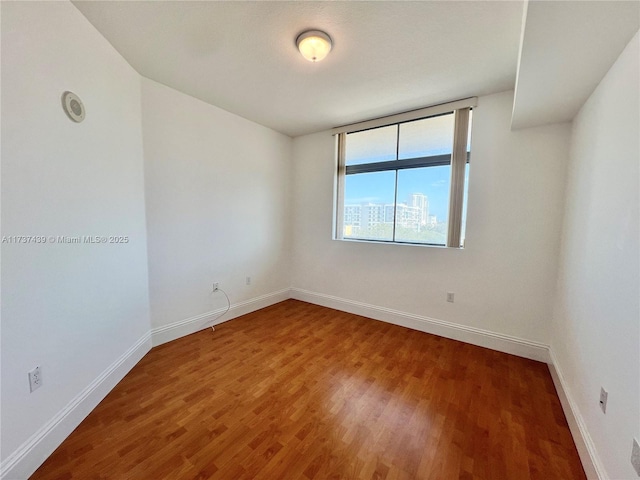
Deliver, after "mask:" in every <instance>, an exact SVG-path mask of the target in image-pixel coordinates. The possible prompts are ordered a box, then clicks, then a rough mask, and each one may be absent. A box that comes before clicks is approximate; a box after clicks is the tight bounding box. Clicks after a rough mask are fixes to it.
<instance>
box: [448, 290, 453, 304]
mask: <svg viewBox="0 0 640 480" xmlns="http://www.w3.org/2000/svg"><path fill="white" fill-rule="evenodd" d="M447 302H450V303H453V292H447Z"/></svg>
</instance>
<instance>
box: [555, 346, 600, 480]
mask: <svg viewBox="0 0 640 480" xmlns="http://www.w3.org/2000/svg"><path fill="white" fill-rule="evenodd" d="M549 357H550V358H551V362H550V364H549V371H550V372H551V378H552V379H553V383H554V384H555V386H556V392H557V393H558V397H559V398H560V403H561V404H562V410H564V416H565V417H566V418H567V423H568V424H569V430H571V436H572V437H573V441H574V443H575V444H576V448H577V450H578V455H580V460H581V461H582V466H583V468H584V473H585V474H586V475H587V478H588V479H589V480H605V479H606V478H608V477H607V474H606V472H605V469H604V466H603V465H602V462H601V461H600V457H598V454H597V453H596V447H595V445H594V444H593V440H592V439H591V435H589V431H588V430H587V426H586V424H585V423H584V419H583V418H582V415H581V414H580V410H578V406H577V405H576V403H575V401H574V400H573V397H572V396H571V392H570V390H569V388H568V385H567V382H566V380H565V378H564V375H563V374H562V369H561V368H560V364H559V363H558V359H557V358H556V356H555V354H554V353H553V349H551V348H550V349H549Z"/></svg>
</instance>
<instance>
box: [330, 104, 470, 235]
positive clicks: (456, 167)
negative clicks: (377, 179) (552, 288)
mask: <svg viewBox="0 0 640 480" xmlns="http://www.w3.org/2000/svg"><path fill="white" fill-rule="evenodd" d="M476 104H477V98H475V97H474V98H469V99H464V100H458V101H455V102H450V103H446V104H441V105H436V106H434V107H427V108H424V109H420V110H414V111H411V112H405V113H401V114H396V115H391V116H389V117H384V118H380V119H375V120H369V121H365V122H360V123H357V124H352V125H347V126H344V127H338V128H335V129H334V130H333V133H334V134H335V135H336V137H337V142H336V144H337V150H336V157H335V158H336V160H337V169H336V182H335V189H336V192H335V196H334V198H335V200H336V201H335V209H334V213H335V216H334V235H333V238H334V239H335V240H345V241H363V242H376V243H386V244H396V245H406V244H408V245H422V246H437V247H448V248H464V245H462V244H461V231H462V213H463V206H464V193H465V169H466V165H467V164H468V163H469V162H470V152H468V151H467V142H468V138H469V137H468V133H469V112H470V111H471V109H472V108H473V107H475V106H476ZM451 113H453V115H454V131H453V148H452V152H451V154H444V155H433V156H429V157H415V158H409V159H400V160H398V159H396V160H385V161H381V162H371V163H361V164H355V165H348V166H347V165H346V136H347V134H348V133H357V132H361V131H365V130H371V129H375V128H381V127H386V126H391V125H397V128H398V132H399V129H400V125H401V124H403V123H408V122H413V121H417V120H422V119H426V118H433V117H438V116H441V115H448V114H451ZM398 135H399V133H398ZM444 165H450V166H451V175H450V189H449V215H448V231H447V241H446V244H444V245H443V244H434V243H426V242H410V241H397V240H395V229H396V221H397V218H396V216H397V199H396V200H394V211H395V212H396V213H395V214H394V225H393V232H394V233H393V239H392V240H385V239H367V238H349V237H346V238H345V237H344V209H345V203H344V194H345V179H346V176H347V175H352V174H357V173H373V172H383V171H395V172H396V175H397V171H398V170H404V169H413V168H424V167H434V166H444ZM396 195H397V186H396Z"/></svg>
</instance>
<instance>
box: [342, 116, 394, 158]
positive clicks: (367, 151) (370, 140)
mask: <svg viewBox="0 0 640 480" xmlns="http://www.w3.org/2000/svg"><path fill="white" fill-rule="evenodd" d="M397 142H398V125H389V126H388V127H381V128H373V129H371V130H364V131H362V132H355V133H349V134H348V135H347V145H346V156H345V164H346V165H359V164H362V163H374V162H384V161H387V160H395V159H396V151H397Z"/></svg>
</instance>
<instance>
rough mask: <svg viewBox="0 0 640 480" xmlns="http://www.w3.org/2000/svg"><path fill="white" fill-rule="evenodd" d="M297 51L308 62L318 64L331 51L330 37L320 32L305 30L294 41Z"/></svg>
mask: <svg viewBox="0 0 640 480" xmlns="http://www.w3.org/2000/svg"><path fill="white" fill-rule="evenodd" d="M296 45H298V50H300V53H301V54H302V56H303V57H304V58H306V59H307V60H309V61H310V62H319V61H320V60H322V59H323V58H324V57H326V56H327V55H328V54H329V52H330V51H331V47H332V43H331V37H330V36H329V35H327V34H326V33H324V32H322V31H320V30H307V31H306V32H302V33H301V34H300V35H298V38H297V39H296Z"/></svg>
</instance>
